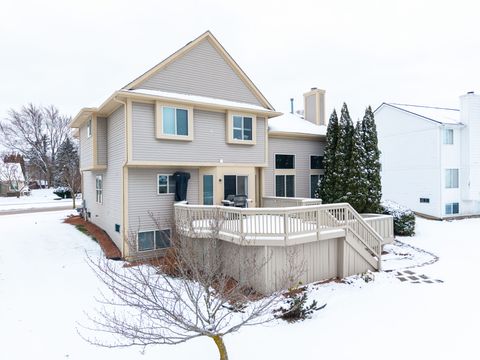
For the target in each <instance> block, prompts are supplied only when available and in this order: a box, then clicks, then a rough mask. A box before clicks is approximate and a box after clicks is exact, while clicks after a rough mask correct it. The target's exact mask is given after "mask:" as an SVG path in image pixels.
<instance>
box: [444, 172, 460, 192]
mask: <svg viewBox="0 0 480 360" xmlns="http://www.w3.org/2000/svg"><path fill="white" fill-rule="evenodd" d="M445 187H446V188H447V189H454V188H455V189H456V188H458V169H446V170H445Z"/></svg>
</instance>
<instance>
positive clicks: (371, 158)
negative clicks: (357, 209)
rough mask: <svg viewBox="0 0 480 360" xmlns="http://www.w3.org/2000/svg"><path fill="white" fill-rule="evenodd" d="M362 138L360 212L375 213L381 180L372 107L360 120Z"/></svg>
mask: <svg viewBox="0 0 480 360" xmlns="http://www.w3.org/2000/svg"><path fill="white" fill-rule="evenodd" d="M362 138H363V143H364V147H365V169H366V176H365V180H366V194H367V198H366V203H365V207H364V208H363V211H362V212H368V213H376V212H379V211H380V210H381V208H380V201H381V199H382V182H381V177H380V170H381V164H380V150H379V149H378V138H377V127H376V125H375V118H374V115H373V111H372V108H371V107H370V106H369V107H367V109H366V110H365V115H364V117H363V120H362Z"/></svg>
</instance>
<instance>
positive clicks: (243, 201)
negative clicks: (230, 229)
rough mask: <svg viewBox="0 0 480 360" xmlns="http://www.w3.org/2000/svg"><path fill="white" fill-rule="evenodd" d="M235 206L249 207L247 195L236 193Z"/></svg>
mask: <svg viewBox="0 0 480 360" xmlns="http://www.w3.org/2000/svg"><path fill="white" fill-rule="evenodd" d="M233 206H235V207H242V208H246V207H247V195H235V197H234V198H233Z"/></svg>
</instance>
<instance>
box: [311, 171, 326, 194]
mask: <svg viewBox="0 0 480 360" xmlns="http://www.w3.org/2000/svg"><path fill="white" fill-rule="evenodd" d="M322 180H323V175H320V174H311V175H310V197H311V198H312V199H313V198H315V192H316V191H317V188H318V187H319V186H320V182H321V181H322Z"/></svg>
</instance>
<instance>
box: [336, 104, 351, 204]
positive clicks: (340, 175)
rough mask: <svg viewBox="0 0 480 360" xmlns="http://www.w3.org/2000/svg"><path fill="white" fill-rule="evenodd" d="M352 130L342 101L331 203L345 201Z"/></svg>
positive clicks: (345, 105)
mask: <svg viewBox="0 0 480 360" xmlns="http://www.w3.org/2000/svg"><path fill="white" fill-rule="evenodd" d="M353 131H354V127H353V122H352V119H351V118H350V114H349V113H348V107H347V104H345V103H343V106H342V112H341V115H340V122H339V130H338V141H337V147H336V151H335V169H334V172H333V176H332V177H333V179H334V181H335V184H334V190H333V192H332V201H331V202H333V203H338V202H344V201H347V196H346V194H347V180H348V177H349V176H350V174H349V172H350V162H351V158H352V139H353Z"/></svg>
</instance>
